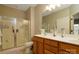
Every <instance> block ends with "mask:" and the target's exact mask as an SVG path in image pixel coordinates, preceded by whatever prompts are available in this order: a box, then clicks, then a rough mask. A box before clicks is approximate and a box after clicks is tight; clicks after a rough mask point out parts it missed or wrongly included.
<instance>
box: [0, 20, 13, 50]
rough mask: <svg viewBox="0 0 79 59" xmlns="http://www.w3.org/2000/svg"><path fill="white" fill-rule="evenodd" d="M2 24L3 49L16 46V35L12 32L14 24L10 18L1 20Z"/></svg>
mask: <svg viewBox="0 0 79 59" xmlns="http://www.w3.org/2000/svg"><path fill="white" fill-rule="evenodd" d="M0 26H1V28H0V29H1V34H2V38H1V45H2V49H9V48H13V47H14V36H13V32H12V24H11V23H10V20H7V19H3V20H1V21H0Z"/></svg>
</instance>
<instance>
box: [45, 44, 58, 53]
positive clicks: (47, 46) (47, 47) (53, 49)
mask: <svg viewBox="0 0 79 59" xmlns="http://www.w3.org/2000/svg"><path fill="white" fill-rule="evenodd" d="M44 49H45V50H48V51H51V52H52V53H58V48H56V47H52V46H49V45H44Z"/></svg>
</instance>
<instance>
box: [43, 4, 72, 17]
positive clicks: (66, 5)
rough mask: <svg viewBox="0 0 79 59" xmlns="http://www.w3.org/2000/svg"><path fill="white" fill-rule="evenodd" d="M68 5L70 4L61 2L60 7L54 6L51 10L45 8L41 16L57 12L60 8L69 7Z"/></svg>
mask: <svg viewBox="0 0 79 59" xmlns="http://www.w3.org/2000/svg"><path fill="white" fill-rule="evenodd" d="M69 6H71V4H62V5H61V6H60V7H57V8H55V9H53V10H52V11H48V10H46V11H45V12H44V13H43V14H42V15H43V16H47V15H49V14H51V13H54V12H57V11H59V10H62V9H64V8H67V7H69Z"/></svg>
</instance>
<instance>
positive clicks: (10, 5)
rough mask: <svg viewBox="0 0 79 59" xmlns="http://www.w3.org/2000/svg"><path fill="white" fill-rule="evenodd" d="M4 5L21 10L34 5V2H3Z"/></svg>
mask: <svg viewBox="0 0 79 59" xmlns="http://www.w3.org/2000/svg"><path fill="white" fill-rule="evenodd" d="M4 5H5V6H8V7H11V8H16V9H19V10H21V11H26V10H27V9H28V8H29V7H34V6H36V4H4Z"/></svg>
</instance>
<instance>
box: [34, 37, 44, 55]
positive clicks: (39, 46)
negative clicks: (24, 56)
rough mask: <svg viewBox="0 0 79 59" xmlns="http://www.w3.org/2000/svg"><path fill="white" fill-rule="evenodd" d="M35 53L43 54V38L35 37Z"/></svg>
mask: <svg viewBox="0 0 79 59" xmlns="http://www.w3.org/2000/svg"><path fill="white" fill-rule="evenodd" d="M33 53H34V54H43V38H40V37H33Z"/></svg>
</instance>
